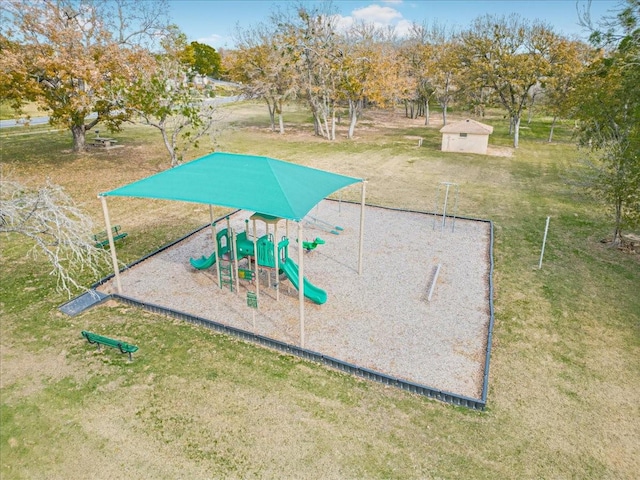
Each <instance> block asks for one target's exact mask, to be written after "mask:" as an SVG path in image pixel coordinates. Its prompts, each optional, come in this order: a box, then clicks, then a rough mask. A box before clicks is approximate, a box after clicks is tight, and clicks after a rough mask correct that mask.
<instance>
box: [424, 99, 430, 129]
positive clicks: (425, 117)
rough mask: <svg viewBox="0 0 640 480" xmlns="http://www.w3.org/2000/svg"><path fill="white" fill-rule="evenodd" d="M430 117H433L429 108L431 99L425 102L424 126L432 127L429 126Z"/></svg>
mask: <svg viewBox="0 0 640 480" xmlns="http://www.w3.org/2000/svg"><path fill="white" fill-rule="evenodd" d="M430 115H431V112H430V108H429V99H427V100H425V102H424V124H425V125H430V124H429V116H430Z"/></svg>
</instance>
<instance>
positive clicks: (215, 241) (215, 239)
mask: <svg viewBox="0 0 640 480" xmlns="http://www.w3.org/2000/svg"><path fill="white" fill-rule="evenodd" d="M209 219H210V220H211V235H212V238H213V255H214V257H213V258H215V259H216V274H217V275H218V278H217V280H218V286H219V287H220V288H222V282H221V281H220V262H219V261H218V232H216V222H214V221H213V205H209Z"/></svg>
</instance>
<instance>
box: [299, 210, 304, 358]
mask: <svg viewBox="0 0 640 480" xmlns="http://www.w3.org/2000/svg"><path fill="white" fill-rule="evenodd" d="M302 238H303V237H302V221H301V220H300V221H298V303H299V304H300V348H304V265H303V263H304V253H303V252H304V248H302Z"/></svg>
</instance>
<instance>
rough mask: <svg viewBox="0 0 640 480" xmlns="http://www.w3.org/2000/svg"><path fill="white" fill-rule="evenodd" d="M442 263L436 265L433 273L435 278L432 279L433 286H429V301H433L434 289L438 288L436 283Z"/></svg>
mask: <svg viewBox="0 0 640 480" xmlns="http://www.w3.org/2000/svg"><path fill="white" fill-rule="evenodd" d="M441 266H442V264H441V263H439V264H438V266H437V267H436V271H435V273H434V274H433V280H431V288H429V296H428V297H427V302H430V301H431V297H432V296H433V291H434V290H435V289H436V283H437V282H438V274H439V273H440V267H441Z"/></svg>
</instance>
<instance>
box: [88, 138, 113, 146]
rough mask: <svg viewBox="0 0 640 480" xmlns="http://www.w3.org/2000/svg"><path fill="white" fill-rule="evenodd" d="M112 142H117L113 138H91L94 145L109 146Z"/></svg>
mask: <svg viewBox="0 0 640 480" xmlns="http://www.w3.org/2000/svg"><path fill="white" fill-rule="evenodd" d="M114 143H118V141H117V140H116V139H115V138H107V137H95V138H94V139H93V144H94V145H95V146H96V147H110V146H111V145H112V144H114Z"/></svg>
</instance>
